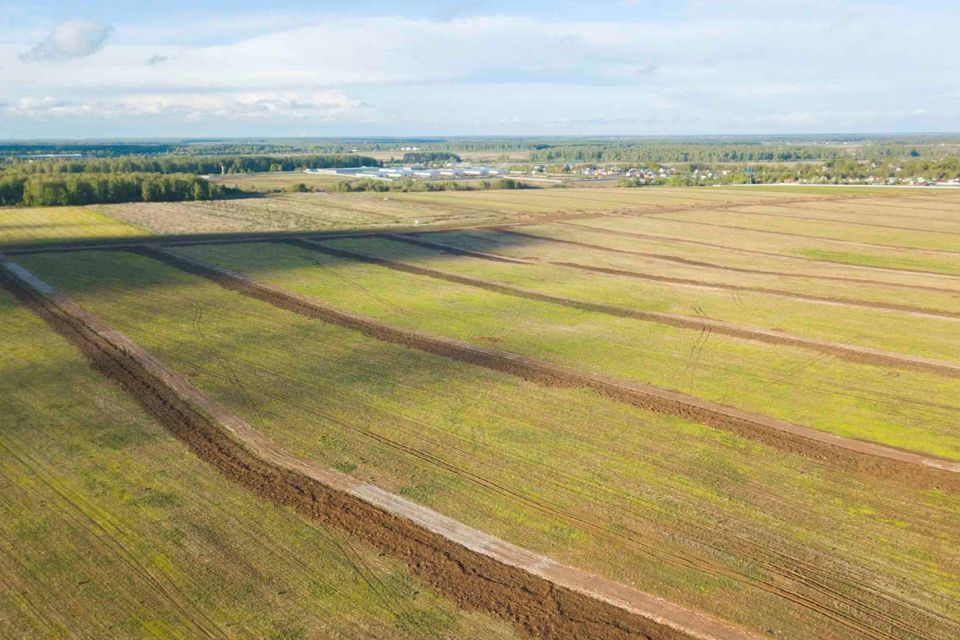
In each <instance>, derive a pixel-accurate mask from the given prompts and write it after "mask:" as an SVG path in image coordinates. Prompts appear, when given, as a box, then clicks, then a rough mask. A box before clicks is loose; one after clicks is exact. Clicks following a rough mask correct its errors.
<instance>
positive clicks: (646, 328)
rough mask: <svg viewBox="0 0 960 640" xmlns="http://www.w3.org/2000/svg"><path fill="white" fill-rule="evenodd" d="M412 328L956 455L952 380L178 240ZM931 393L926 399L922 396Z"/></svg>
mask: <svg viewBox="0 0 960 640" xmlns="http://www.w3.org/2000/svg"><path fill="white" fill-rule="evenodd" d="M179 251H182V252H184V253H185V254H188V255H192V256H196V257H201V258H203V259H205V260H209V261H211V262H215V263H217V264H220V265H223V266H226V267H228V268H232V269H236V270H239V271H246V272H249V273H252V274H253V275H254V276H255V277H258V278H263V279H265V280H267V281H270V282H274V283H276V284H279V285H281V286H283V287H286V288H289V289H291V290H294V291H297V292H299V293H303V294H306V295H309V296H313V297H316V298H318V299H320V300H323V301H326V302H329V303H332V304H335V305H337V306H339V307H342V308H345V309H351V310H354V311H358V312H360V313H364V314H367V315H369V316H372V317H375V318H378V319H381V320H384V321H387V322H390V323H394V324H398V325H401V326H406V327H410V328H415V329H418V330H421V331H428V332H433V333H436V334H440V335H446V336H449V337H453V338H457V339H461V340H466V341H468V342H474V343H477V344H489V343H490V342H491V341H493V342H495V343H496V344H497V346H499V347H500V348H502V349H504V350H507V351H512V352H515V353H522V354H527V355H532V356H536V357H539V358H543V359H545V360H549V361H552V362H556V363H559V364H564V365H570V366H573V367H577V368H580V369H585V370H588V371H598V372H603V373H606V374H609V375H612V376H615V377H621V378H625V379H629V380H636V381H640V382H646V383H651V384H655V385H658V386H661V387H665V388H669V389H676V390H679V391H683V392H685V393H690V394H692V395H695V396H698V397H704V398H708V399H710V400H715V401H717V402H721V403H724V404H728V405H733V406H736V407H740V408H742V409H746V410H749V411H754V412H757V413H761V414H765V415H770V416H774V417H777V418H782V419H785V420H789V421H792V422H796V423H799V424H804V425H808V426H812V427H815V428H818V429H822V430H824V431H828V432H831V433H836V434H839V435H844V436H850V437H855V438H861V439H865V440H873V441H875V442H880V443H883V444H888V445H892V446H897V447H901V448H906V449H913V450H916V451H922V452H926V453H933V454H936V455H941V456H945V457H951V458H958V459H960V437H958V434H957V432H956V428H955V425H956V415H957V414H956V412H957V407H956V406H955V405H954V403H953V402H951V400H950V399H951V398H960V381H958V380H956V379H951V378H943V377H940V376H937V375H932V374H924V373H917V372H911V371H900V370H893V371H891V370H889V369H886V368H882V367H874V366H867V365H859V364H854V363H849V362H844V361H839V360H835V359H832V358H830V357H828V356H825V355H824V354H821V353H818V352H814V351H810V350H806V349H800V348H793V347H782V346H776V345H767V344H761V343H757V342H753V341H747V340H743V339H738V338H732V337H728V336H722V335H712V334H702V333H701V332H700V331H697V330H693V329H680V328H676V327H670V326H665V325H661V324H657V323H653V322H643V321H639V320H634V319H628V318H614V317H611V316H608V315H603V314H599V313H593V312H587V311H579V310H576V309H570V308H566V307H562V306H559V305H554V304H550V303H546V302H537V301H531V300H521V299H517V298H513V297H508V296H504V295H501V294H497V293H493V292H489V291H484V290H480V289H476V288H473V287H468V286H465V285H459V284H454V283H449V282H440V281H437V280H434V279H431V278H426V277H423V276H416V275H410V274H406V273H399V272H396V271H393V270H390V269H387V268H384V267H379V266H373V265H367V264H358V263H355V262H353V261H348V260H341V259H337V258H330V257H327V256H323V255H320V254H317V253H315V252H311V251H309V250H306V249H303V250H301V249H297V248H293V247H286V246H280V245H221V246H209V247H192V248H184V249H179ZM931 397H933V398H937V399H938V400H937V401H936V402H930V398H931Z"/></svg>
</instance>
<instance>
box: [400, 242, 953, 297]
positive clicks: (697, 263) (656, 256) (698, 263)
mask: <svg viewBox="0 0 960 640" xmlns="http://www.w3.org/2000/svg"><path fill="white" fill-rule="evenodd" d="M580 228H581V229H590V230H591V231H600V232H601V233H602V232H604V231H609V230H608V229H599V228H597V227H585V226H581V227H580ZM490 230H491V229H484V231H490ZM492 231H494V232H496V233H502V234H508V235H515V236H520V237H524V238H531V239H535V240H540V241H543V242H550V243H555V244H567V245H571V246H575V247H583V248H585V249H594V250H597V251H603V252H606V253H619V254H623V255H630V256H640V257H643V258H651V259H653V260H661V261H664V262H673V263H675V264H683V265H687V266H691V267H704V268H707V269H717V270H720V271H731V272H734V273H755V274H757V275H766V276H778V277H781V278H807V279H811V280H825V281H830V282H852V283H856V284H877V285H882V286H885V287H907V288H910V289H920V290H923V291H937V292H939V293H953V294H960V289H947V288H944V287H932V286H928V285H917V284H910V285H903V284H897V283H895V282H887V281H884V280H869V279H866V278H848V277H844V276H828V275H818V274H811V273H796V272H791V271H772V270H767V269H750V268H747V267H731V266H727V265H722V264H716V263H714V262H703V261H702V260H693V259H690V258H682V257H679V256H672V255H669V254H662V253H650V252H646V251H632V250H630V249H617V248H615V247H608V246H606V245H602V244H594V243H591V242H581V241H577V240H568V239H564V238H553V237H551V236H544V235H539V234H535V233H530V232H529V231H517V230H516V228H515V227H511V228H509V229H507V228H503V227H495V228H493V229H492ZM613 233H619V232H613ZM394 238H395V239H396V240H401V241H406V240H405V237H404V236H399V235H398V236H394ZM677 240H678V241H680V240H679V239H677ZM691 242H693V241H691ZM715 246H719V245H715ZM437 247H438V248H443V247H446V245H441V244H439V243H438V244H437ZM725 248H726V249H727V250H729V251H733V252H738V251H740V250H739V249H736V248H734V247H725ZM449 249H456V247H449ZM744 251H749V250H744ZM490 255H497V254H490ZM767 255H776V256H777V257H780V258H787V259H794V256H786V255H780V254H772V253H771V254H767ZM478 257H479V256H478ZM800 259H805V258H800ZM829 264H831V265H832V266H837V265H838V263H836V262H830V263H829ZM840 266H848V265H840ZM853 266H854V267H855V268H860V267H857V266H856V265H853Z"/></svg>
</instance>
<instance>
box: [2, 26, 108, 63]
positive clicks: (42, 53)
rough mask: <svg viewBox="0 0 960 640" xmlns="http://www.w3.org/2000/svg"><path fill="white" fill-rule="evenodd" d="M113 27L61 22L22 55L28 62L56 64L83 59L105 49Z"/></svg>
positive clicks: (21, 57) (22, 58)
mask: <svg viewBox="0 0 960 640" xmlns="http://www.w3.org/2000/svg"><path fill="white" fill-rule="evenodd" d="M112 31H113V27H111V26H110V25H107V24H103V23H102V22H89V21H86V20H75V21H68V22H61V23H60V24H58V25H57V26H56V27H54V28H53V31H51V32H50V34H49V35H48V36H47V37H46V38H44V39H43V40H41V41H40V42H39V43H37V44H36V45H34V46H33V47H32V48H31V49H30V50H29V51H27V52H26V53H23V54H21V55H20V59H21V60H24V61H27V62H34V61H35V62H56V61H59V60H71V59H73V58H83V57H85V56H89V55H91V54H93V53H96V52H97V51H99V50H100V48H101V47H103V43H104V42H106V40H107V37H108V36H109V35H110V33H111V32H112Z"/></svg>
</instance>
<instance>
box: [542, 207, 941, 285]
mask: <svg viewBox="0 0 960 640" xmlns="http://www.w3.org/2000/svg"><path fill="white" fill-rule="evenodd" d="M555 224H559V225H564V226H569V227H576V228H577V229H586V230H587V231H596V232H597V233H604V234H607V235H614V236H623V237H632V238H644V239H647V240H665V241H667V242H679V243H681V244H691V245H696V246H701V247H713V248H715V249H723V250H725V251H730V252H732V253H743V254H748V255H757V256H773V257H775V258H785V259H788V260H802V261H804V262H816V263H818V264H828V265H831V266H838V265H839V266H843V267H847V268H851V269H864V270H867V271H880V272H886V273H922V274H923V275H925V276H929V277H935V278H944V279H949V280H960V275H956V274H951V273H941V272H939V271H929V270H926V269H908V268H906V267H898V268H894V267H871V266H867V265H859V264H847V263H838V262H836V261H833V260H823V259H821V258H807V257H804V256H795V255H790V254H786V253H776V252H775V251H761V250H759V249H745V248H742V247H731V246H730V245H726V244H718V243H715V242H705V241H703V240H689V239H687V238H678V237H675V236H662V235H657V234H652V233H638V232H636V231H620V230H613V229H606V228H604V227H594V226H590V225H588V224H577V223H575V222H563V221H560V220H557V221H556V222H555ZM751 231H752V229H751ZM888 248H894V247H888Z"/></svg>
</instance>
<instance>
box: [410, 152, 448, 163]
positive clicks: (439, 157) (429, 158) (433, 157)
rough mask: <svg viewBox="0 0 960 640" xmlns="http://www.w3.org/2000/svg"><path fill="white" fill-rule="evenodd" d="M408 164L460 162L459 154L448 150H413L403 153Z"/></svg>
mask: <svg viewBox="0 0 960 640" xmlns="http://www.w3.org/2000/svg"><path fill="white" fill-rule="evenodd" d="M403 161H404V162H406V163H408V164H430V163H431V162H460V156H458V155H457V154H455V153H451V152H449V151H413V152H409V153H405V154H403Z"/></svg>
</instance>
